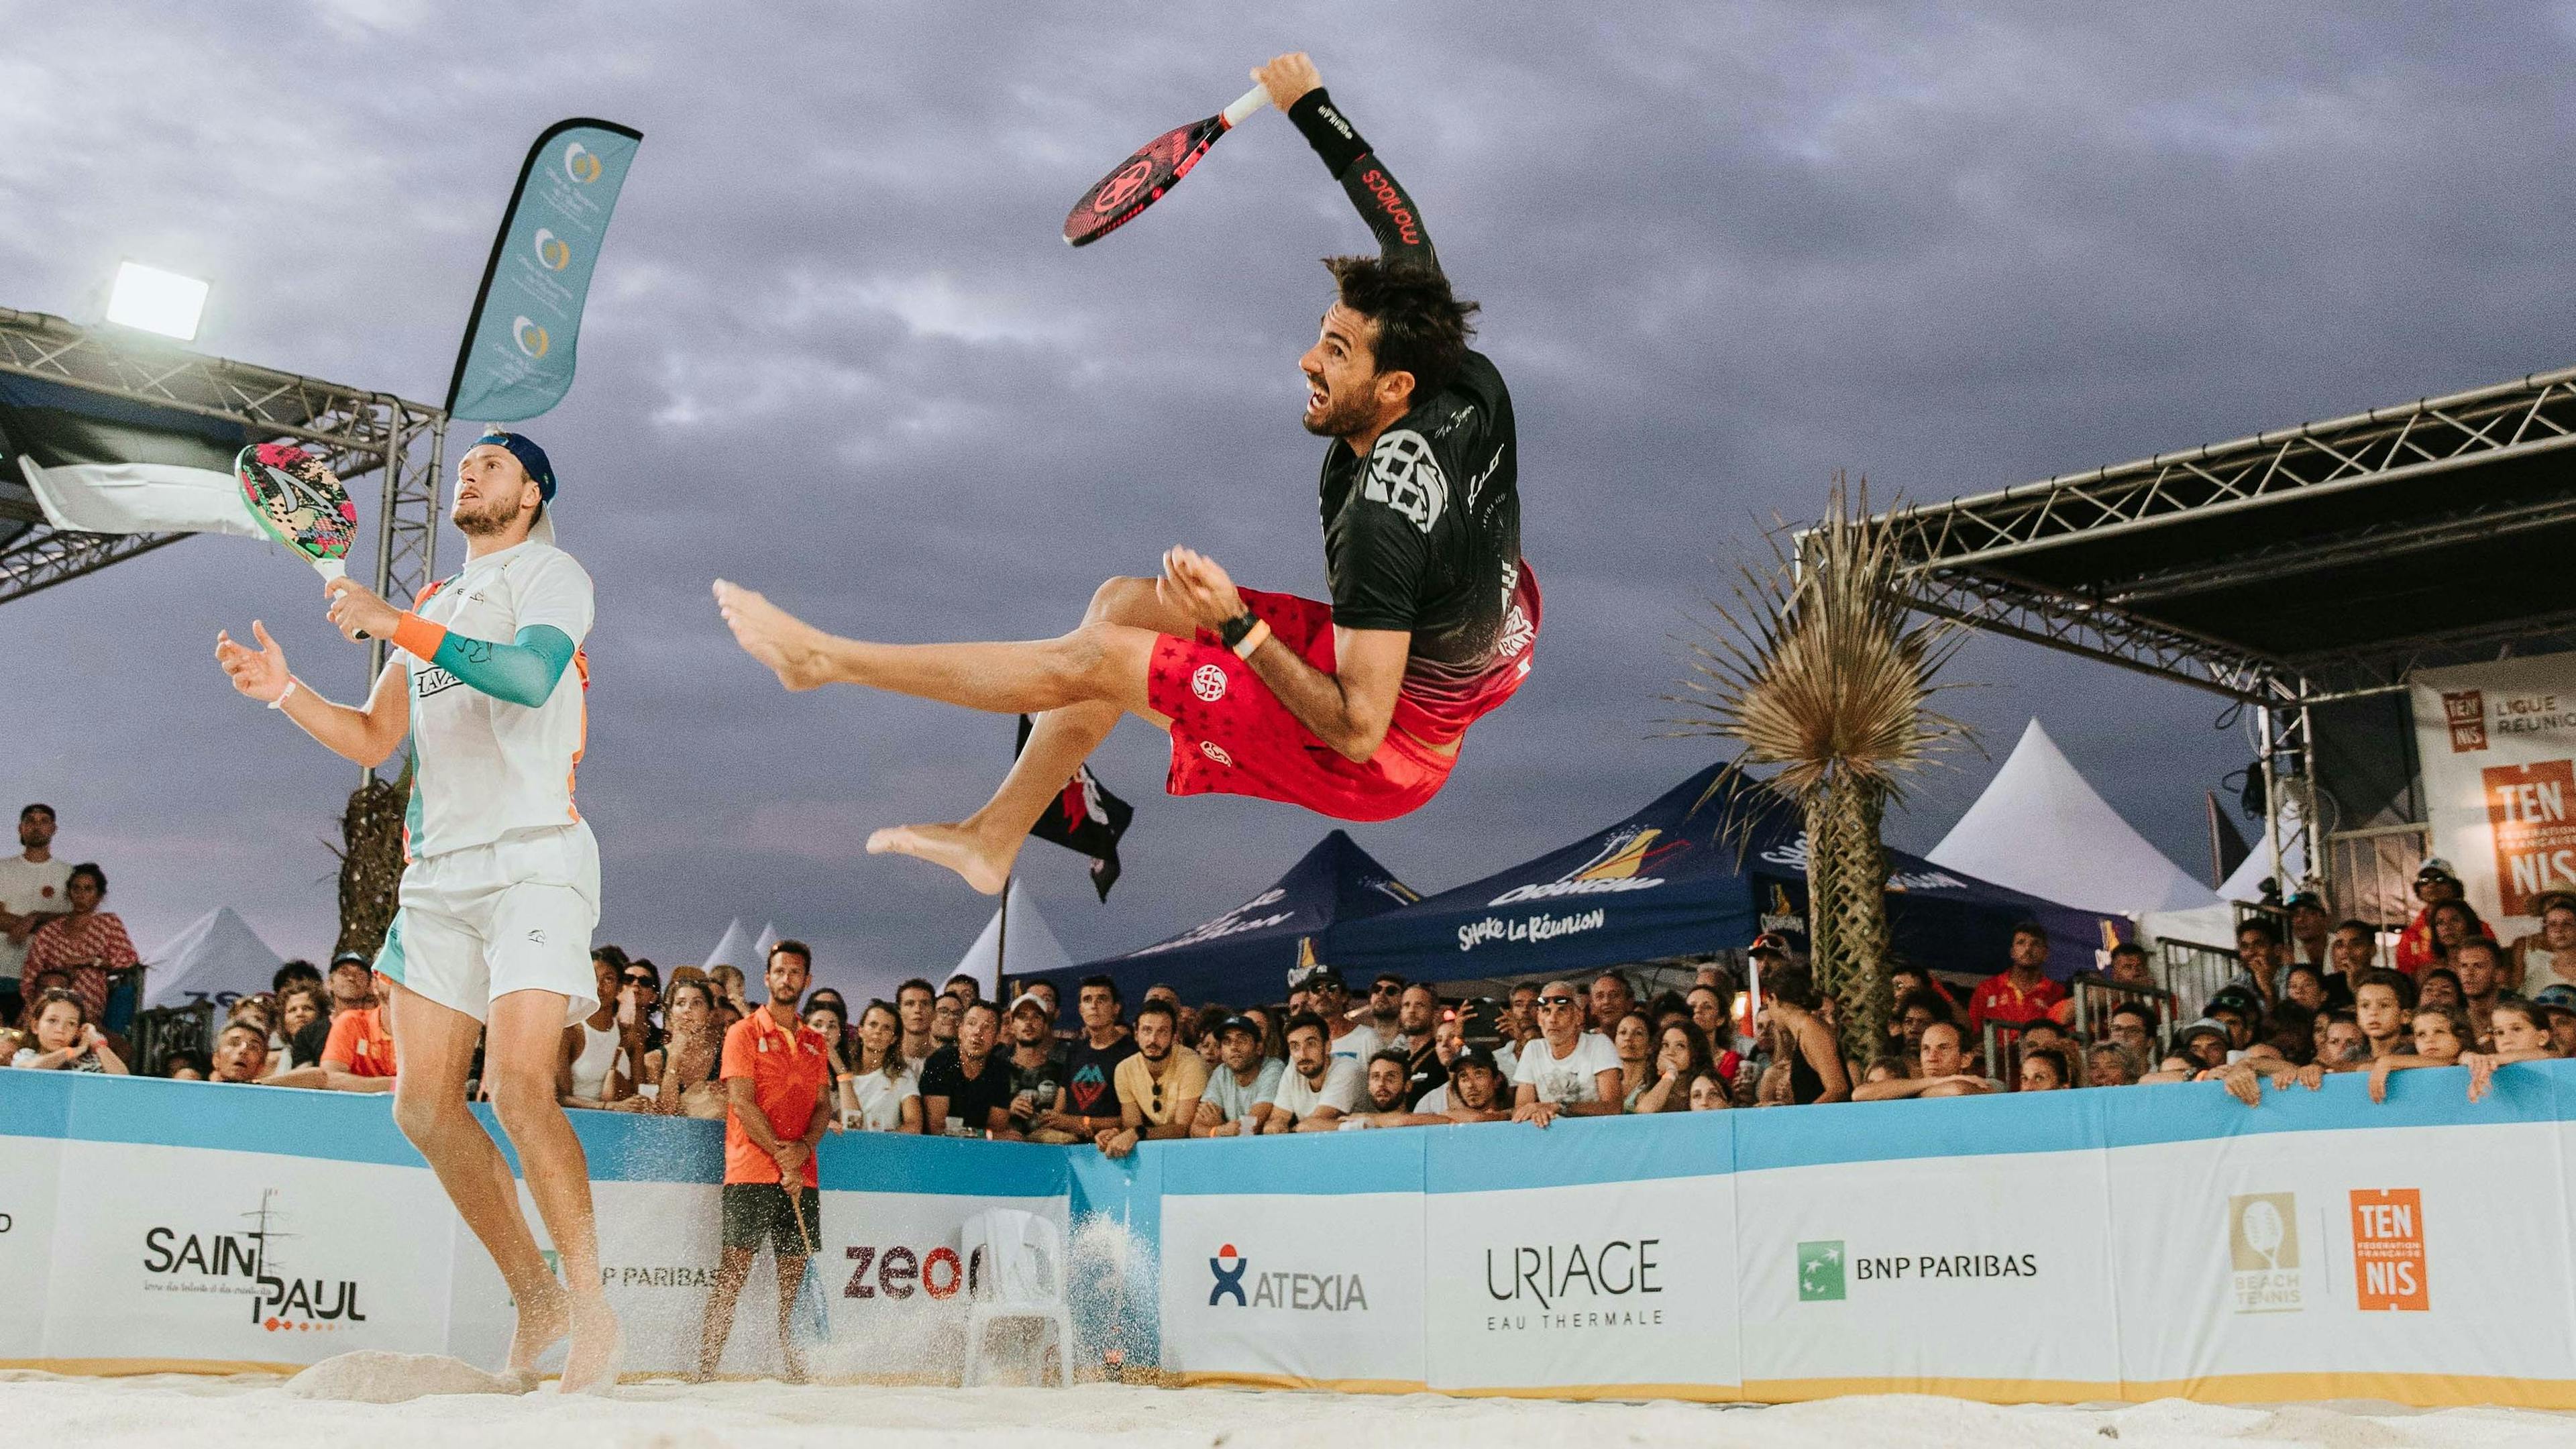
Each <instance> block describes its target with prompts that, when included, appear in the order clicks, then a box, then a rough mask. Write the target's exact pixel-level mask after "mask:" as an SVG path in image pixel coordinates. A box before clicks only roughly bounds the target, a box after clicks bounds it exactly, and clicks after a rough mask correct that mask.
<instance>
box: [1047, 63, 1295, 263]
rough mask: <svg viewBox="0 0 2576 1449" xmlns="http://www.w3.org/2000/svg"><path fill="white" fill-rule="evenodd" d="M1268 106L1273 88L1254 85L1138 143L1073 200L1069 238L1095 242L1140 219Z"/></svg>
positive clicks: (1066, 224) (1074, 242)
mask: <svg viewBox="0 0 2576 1449" xmlns="http://www.w3.org/2000/svg"><path fill="white" fill-rule="evenodd" d="M1268 104H1270V91H1269V89H1268V88H1267V87H1263V86H1254V87H1253V88H1252V89H1250V90H1248V91H1245V92H1244V93H1243V94H1242V96H1240V97H1239V98H1237V99H1236V101H1235V103H1234V104H1233V105H1230V106H1228V107H1226V108H1225V109H1224V110H1222V111H1219V112H1217V113H1216V114H1215V115H1213V116H1210V117H1208V118H1207V119H1206V120H1204V121H1192V122H1190V123H1189V124H1188V125H1186V126H1175V127H1173V128H1172V129H1171V130H1168V131H1165V132H1164V133H1163V134H1161V135H1159V136H1156V137H1155V138H1154V139H1153V140H1151V141H1148V142H1146V143H1145V144H1144V145H1143V146H1140V147H1138V148H1137V150H1136V154H1135V155H1133V156H1130V157H1128V158H1127V159H1126V160H1124V161H1122V162H1120V163H1118V167H1117V169H1116V170H1113V171H1111V172H1110V173H1109V174H1108V175H1106V176H1103V177H1101V178H1100V180H1099V181H1098V182H1096V183H1094V184H1093V185H1092V188H1091V189H1090V190H1089V191H1086V192H1084V193H1082V199H1081V200H1080V201H1077V202H1075V203H1074V204H1073V210H1072V211H1070V212H1068V213H1066V214H1065V218H1064V239H1065V240H1066V241H1067V242H1069V243H1071V244H1072V245H1074V246H1078V247H1082V246H1089V245H1091V244H1092V243H1093V242H1096V241H1098V240H1100V239H1101V238H1102V237H1105V236H1107V235H1109V234H1110V233H1111V232H1113V231H1116V230H1117V229H1118V228H1120V227H1122V226H1125V225H1126V224H1127V223H1129V222H1131V221H1134V220H1135V219H1136V214H1137V213H1138V212H1140V211H1143V210H1144V209H1145V208H1146V207H1149V206H1151V205H1153V204H1154V203H1155V202H1157V201H1160V200H1162V199H1163V193H1164V192H1166V191H1169V190H1171V189H1172V188H1173V187H1174V186H1177V185H1179V184H1180V180H1181V178H1182V177H1184V176H1187V175H1189V174H1190V168H1191V167H1193V166H1196V165H1197V164H1199V158H1200V157H1202V156H1205V155H1206V154H1207V153H1208V148H1209V147H1210V146H1213V145H1215V144H1216V143H1217V140H1218V138H1220V137H1222V136H1223V135H1225V133H1226V132H1228V131H1231V130H1233V129H1234V128H1235V127H1237V126H1240V125H1242V124H1243V122H1244V119H1245V118H1246V117H1248V116H1250V115H1251V114H1252V113H1253V112H1255V111H1257V110H1260V109H1261V108H1262V107H1263V106H1266V105H1268Z"/></svg>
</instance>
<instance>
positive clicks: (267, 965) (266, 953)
mask: <svg viewBox="0 0 2576 1449" xmlns="http://www.w3.org/2000/svg"><path fill="white" fill-rule="evenodd" d="M143 959H144V961H145V962H146V963H148V964H149V965H150V966H151V968H152V969H151V970H150V971H148V972H146V973H145V974H144V980H145V981H146V982H148V983H150V984H149V986H148V987H147V988H146V990H145V992H144V1003H143V1004H144V1005H145V1006H147V1007H149V1006H185V1005H187V1004H189V1003H190V1002H194V1001H201V1000H202V1001H212V1002H215V1003H217V1004H219V1005H223V1006H230V1005H231V1004H232V1003H234V1002H235V1001H238V1000H240V999H241V998H243V997H245V996H250V995H254V994H256V993H258V992H262V991H266V990H267V989H268V987H269V982H270V981H271V979H273V978H274V977H275V976H276V974H277V968H278V967H279V966H281V965H283V964H285V958H283V957H281V956H279V955H278V954H277V952H275V951H273V950H271V949H270V948H269V944H268V943H267V942H266V941H263V940H261V939H260V938H259V933H258V932H257V931H254V930H252V929H251V928H250V923H249V922H247V921H245V920H243V919H242V918H241V917H240V915H239V914H237V913H236V912H235V911H234V910H233V908H232V907H230V906H217V907H215V908H214V909H213V910H211V911H208V912H206V913H205V914H204V915H202V916H199V917H198V918H197V919H195V920H194V921H191V922H189V923H188V928H187V929H186V930H184V931H181V932H180V933H179V934H177V935H175V936H173V937H171V938H170V939H169V940H167V941H164V942H162V943H161V945H160V946H159V947H158V948H157V949H155V950H153V951H152V952H150V953H149V954H147V955H146V956H145V957H144V958H143Z"/></svg>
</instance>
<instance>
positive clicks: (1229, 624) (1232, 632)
mask: <svg viewBox="0 0 2576 1449" xmlns="http://www.w3.org/2000/svg"><path fill="white" fill-rule="evenodd" d="M1260 622H1261V620H1260V618H1259V617H1258V616H1256V615H1255V614H1254V613H1253V612H1252V611H1251V610H1250V609H1246V610H1244V611H1243V612H1242V613H1240V614H1237V615H1235V616H1234V617H1233V618H1231V619H1228V620H1226V621H1225V622H1224V623H1222V624H1219V625H1217V626H1216V637H1218V638H1219V639H1222V640H1224V641H1225V647H1226V648H1228V649H1231V648H1233V647H1234V646H1235V645H1237V644H1240V643H1242V642H1243V636H1244V635H1246V634H1249V633H1251V632H1252V626H1253V625H1255V624H1258V623H1260Z"/></svg>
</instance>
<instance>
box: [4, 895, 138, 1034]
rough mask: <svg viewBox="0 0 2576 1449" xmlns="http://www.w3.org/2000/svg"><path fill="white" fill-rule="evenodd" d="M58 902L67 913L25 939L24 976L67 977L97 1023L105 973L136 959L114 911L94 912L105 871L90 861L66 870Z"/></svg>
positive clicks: (103, 1007)
mask: <svg viewBox="0 0 2576 1449" xmlns="http://www.w3.org/2000/svg"><path fill="white" fill-rule="evenodd" d="M63 899H64V901H65V902H66V903H67V904H68V905H69V906H70V910H69V911H68V912H67V913H66V914H64V915H59V916H56V917H54V918H53V919H51V920H49V921H47V922H45V923H44V924H43V925H41V926H38V927H37V928H36V931H35V934H34V935H32V936H29V937H28V938H27V960H26V963H25V967H24V970H25V972H26V973H27V974H28V975H30V976H32V975H35V974H36V973H38V972H42V971H65V972H69V973H70V974H71V981H72V990H73V991H74V992H76V993H78V994H79V996H80V999H81V1004H82V1005H83V1006H85V1007H87V1008H88V1009H89V1018H90V1020H91V1021H92V1022H97V1021H100V1020H102V1019H104V1018H105V1017H106V1015H107V973H109V972H110V971H121V970H124V969H125V968H127V967H130V966H133V965H135V964H136V963H137V962H138V961H140V960H141V959H142V958H140V957H138V956H137V955H136V954H135V952H134V942H133V940H132V939H131V938H129V937H128V936H127V935H126V934H125V922H123V921H121V920H119V919H117V915H116V913H115V912H114V911H102V910H100V909H99V908H98V907H99V903H100V902H101V901H103V900H105V899H107V872H105V871H103V870H101V869H99V868H98V863H97V862H96V861H87V860H85V861H82V862H81V863H80V864H78V865H76V866H73V867H72V870H71V875H70V876H69V877H68V879H67V881H66V883H65V885H64V886H63Z"/></svg>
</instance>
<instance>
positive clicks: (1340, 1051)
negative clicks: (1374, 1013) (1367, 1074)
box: [1306, 966, 1386, 1067]
mask: <svg viewBox="0 0 2576 1449" xmlns="http://www.w3.org/2000/svg"><path fill="white" fill-rule="evenodd" d="M1306 1004H1307V1008H1308V1009H1309V1010H1310V1011H1312V1012H1313V1013H1314V1014H1315V1015H1317V1016H1320V1017H1322V1018H1323V1019H1324V1029H1325V1030H1326V1031H1328V1032H1330V1033H1331V1034H1332V1036H1331V1042H1330V1045H1331V1047H1332V1054H1333V1055H1334V1056H1336V1057H1339V1058H1341V1059H1342V1060H1343V1061H1346V1062H1349V1063H1350V1064H1351V1065H1352V1066H1353V1067H1359V1066H1360V1064H1361V1063H1363V1062H1366V1061H1367V1060H1368V1059H1369V1058H1371V1057H1373V1056H1376V1055H1377V1054H1378V1053H1379V1052H1382V1051H1384V1050H1386V1038H1384V1037H1382V1036H1379V1035H1378V1033H1377V1028H1376V1027H1374V1026H1370V1025H1368V1024H1367V1023H1366V1022H1363V1021H1359V1020H1357V1019H1355V1018H1354V1017H1353V1016H1352V1015H1351V992H1350V987H1349V986H1348V985H1347V984H1346V983H1344V982H1343V980H1342V973H1341V969H1340V968H1339V967H1334V966H1318V967H1316V968H1315V969H1314V970H1312V971H1310V972H1308V973H1307V974H1306Z"/></svg>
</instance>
